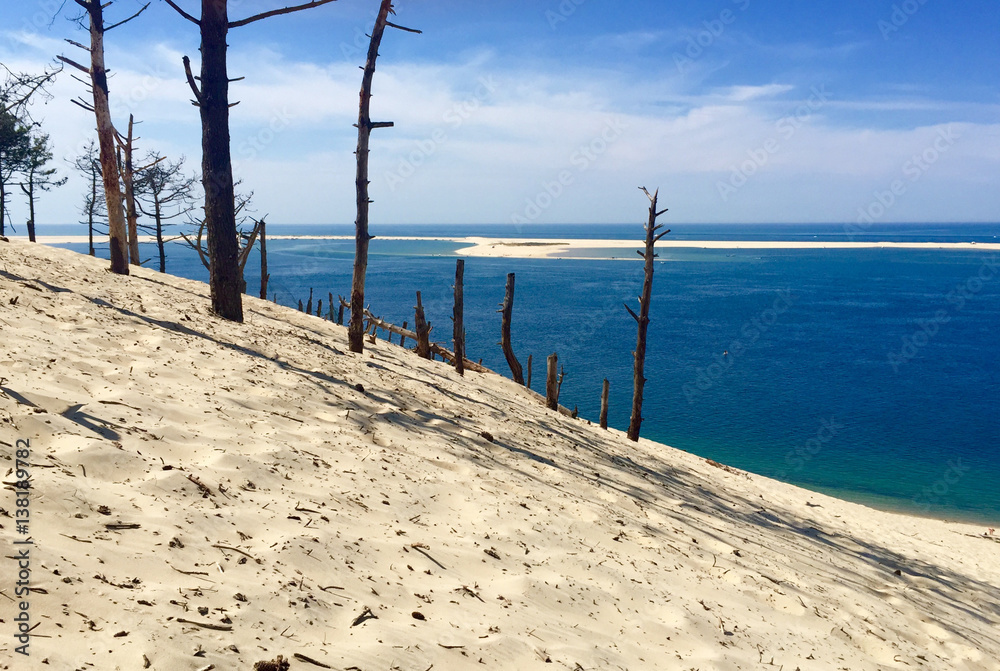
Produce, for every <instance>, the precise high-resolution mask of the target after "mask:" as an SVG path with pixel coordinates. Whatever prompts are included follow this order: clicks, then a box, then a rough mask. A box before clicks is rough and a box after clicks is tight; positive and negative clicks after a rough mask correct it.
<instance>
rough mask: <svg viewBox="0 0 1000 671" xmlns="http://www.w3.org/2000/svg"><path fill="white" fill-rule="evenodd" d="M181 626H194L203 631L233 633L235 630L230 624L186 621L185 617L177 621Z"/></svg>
mask: <svg viewBox="0 0 1000 671" xmlns="http://www.w3.org/2000/svg"><path fill="white" fill-rule="evenodd" d="M176 621H177V622H180V623H181V624H193V625H194V626H196V627H201V628H202V629H212V630H214V631H232V630H233V628H232V627H231V626H230V625H228V624H213V623H211V622H195V621H194V620H185V619H184V618H183V617H179V618H177V620H176Z"/></svg>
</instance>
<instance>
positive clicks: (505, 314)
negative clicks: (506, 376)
mask: <svg viewBox="0 0 1000 671" xmlns="http://www.w3.org/2000/svg"><path fill="white" fill-rule="evenodd" d="M513 312H514V273H507V287H506V290H505V291H504V297H503V303H502V304H501V307H500V348H501V349H502V350H503V355H504V357H505V358H506V359H507V365H508V366H510V373H511V376H512V377H513V378H514V382H517V383H518V384H524V372H523V371H522V370H521V362H519V361H518V360H517V357H516V356H514V348H513V347H511V344H510V321H511V316H512V314H513Z"/></svg>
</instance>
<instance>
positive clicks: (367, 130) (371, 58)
mask: <svg viewBox="0 0 1000 671" xmlns="http://www.w3.org/2000/svg"><path fill="white" fill-rule="evenodd" d="M395 13H396V12H395V11H394V10H393V8H392V0H382V4H381V6H380V7H379V12H378V18H376V19H375V28H374V29H373V30H372V36H371V41H370V42H369V44H368V58H367V60H366V61H365V67H364V75H363V77H362V79H361V94H360V96H361V97H360V103H359V107H358V123H357V129H358V148H357V151H356V152H355V154H356V156H357V162H358V168H357V178H356V179H355V187H356V191H357V209H358V212H357V214H358V216H357V219H356V220H355V222H354V227H355V232H354V276H353V278H352V281H351V323H350V325H349V326H348V331H347V337H348V344H349V346H350V349H351V351H352V352H357V353H360V352H363V351H364V348H365V345H364V337H363V336H364V326H363V324H362V321H363V315H362V311H363V309H364V304H365V275H366V274H367V272H368V243H369V242H370V241H371V239H372V235H371V234H370V233H369V232H368V205H369V204H370V203H371V200H370V199H369V195H368V143H369V139H370V138H371V133H372V129H373V128H391V127H392V126H393V123H392V122H391V121H372V120H371V97H372V79H373V78H374V76H375V61H376V60H377V59H378V48H379V45H380V44H381V43H382V35H383V33H384V32H385V28H386V26H391V27H393V28H399V29H400V30H405V31H407V32H411V33H419V32H420V31H419V30H412V29H410V28H403V27H402V26H397V25H396V24H394V23H391V22H390V21H389V14H395Z"/></svg>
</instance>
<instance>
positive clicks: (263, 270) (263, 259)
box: [257, 217, 333, 305]
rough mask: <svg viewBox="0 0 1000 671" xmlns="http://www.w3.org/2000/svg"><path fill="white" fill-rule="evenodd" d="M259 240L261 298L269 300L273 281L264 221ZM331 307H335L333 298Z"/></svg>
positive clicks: (261, 221)
mask: <svg viewBox="0 0 1000 671" xmlns="http://www.w3.org/2000/svg"><path fill="white" fill-rule="evenodd" d="M265 219H266V217H265ZM257 238H258V239H259V240H260V297H261V298H263V299H264V300H267V283H268V282H269V281H270V280H271V274H270V273H268V272H267V224H265V223H264V219H261V220H260V233H259V234H258V235H257ZM330 305H333V299H332V298H331V299H330Z"/></svg>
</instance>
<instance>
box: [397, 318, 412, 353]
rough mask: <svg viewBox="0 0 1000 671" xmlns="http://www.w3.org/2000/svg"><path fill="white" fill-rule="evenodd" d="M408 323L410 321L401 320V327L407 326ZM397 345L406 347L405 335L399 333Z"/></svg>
mask: <svg viewBox="0 0 1000 671" xmlns="http://www.w3.org/2000/svg"><path fill="white" fill-rule="evenodd" d="M409 325H410V322H403V328H404V329H405V328H406V327H407V326H409ZM399 346H400V347H406V336H405V335H403V334H402V333H400V334H399Z"/></svg>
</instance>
